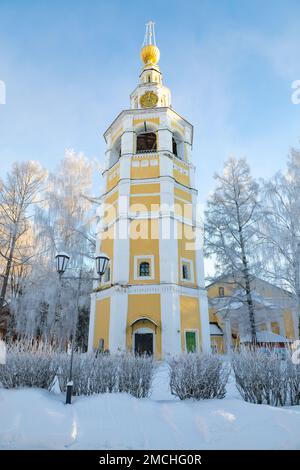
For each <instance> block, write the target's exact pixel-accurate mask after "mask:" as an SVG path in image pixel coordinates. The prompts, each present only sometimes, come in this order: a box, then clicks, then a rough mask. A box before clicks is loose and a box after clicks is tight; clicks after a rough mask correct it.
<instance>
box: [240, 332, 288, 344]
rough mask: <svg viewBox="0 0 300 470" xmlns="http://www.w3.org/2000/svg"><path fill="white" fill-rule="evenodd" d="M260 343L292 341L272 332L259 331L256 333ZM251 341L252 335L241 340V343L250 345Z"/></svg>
mask: <svg viewBox="0 0 300 470" xmlns="http://www.w3.org/2000/svg"><path fill="white" fill-rule="evenodd" d="M256 339H257V342H258V343H292V340H291V339H289V338H286V337H285V336H281V335H277V334H276V333H273V332H272V331H259V332H258V333H256ZM250 341H251V337H250V335H246V336H244V337H242V338H241V343H248V342H250Z"/></svg>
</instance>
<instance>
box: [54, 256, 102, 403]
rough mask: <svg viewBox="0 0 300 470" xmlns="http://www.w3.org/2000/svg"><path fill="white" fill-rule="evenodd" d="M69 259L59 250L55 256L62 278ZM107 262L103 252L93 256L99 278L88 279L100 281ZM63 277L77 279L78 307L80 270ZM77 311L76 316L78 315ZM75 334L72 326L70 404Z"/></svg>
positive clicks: (68, 387)
mask: <svg viewBox="0 0 300 470" xmlns="http://www.w3.org/2000/svg"><path fill="white" fill-rule="evenodd" d="M69 260H70V256H69V255H68V254H67V253H65V252H63V251H62V252H59V253H57V255H56V256H55V261H56V271H57V273H58V274H59V278H60V279H62V275H63V274H64V272H65V271H66V269H67V266H68V263H69ZM108 263H109V257H108V256H107V255H106V254H105V253H99V254H98V255H97V256H96V257H95V264H96V272H97V274H98V276H99V278H94V277H92V278H89V279H90V280H93V281H100V282H101V277H102V276H103V274H104V273H105V271H106V269H107V266H108ZM65 279H71V280H74V279H79V285H78V289H77V309H78V300H79V295H80V283H81V272H80V277H79V278H76V277H69V278H65ZM78 313H79V312H77V317H78ZM75 335H76V327H75V328H74V332H73V337H72V348H71V361H70V371H69V380H68V383H67V393H66V404H67V405H71V403H72V390H73V353H74V344H75Z"/></svg>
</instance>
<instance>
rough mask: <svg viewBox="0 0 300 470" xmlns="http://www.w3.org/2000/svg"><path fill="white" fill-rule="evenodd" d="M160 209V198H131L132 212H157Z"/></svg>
mask: <svg viewBox="0 0 300 470" xmlns="http://www.w3.org/2000/svg"><path fill="white" fill-rule="evenodd" d="M159 209H160V196H142V197H141V196H131V197H130V210H131V211H132V212H145V211H148V212H151V211H152V212H158V211H159Z"/></svg>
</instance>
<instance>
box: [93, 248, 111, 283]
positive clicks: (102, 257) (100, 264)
mask: <svg viewBox="0 0 300 470" xmlns="http://www.w3.org/2000/svg"><path fill="white" fill-rule="evenodd" d="M95 261H96V272H97V274H98V276H99V278H100V281H101V277H102V276H103V274H104V273H105V271H106V269H107V266H108V263H109V257H108V256H107V255H106V254H105V253H99V255H97V256H96V258H95Z"/></svg>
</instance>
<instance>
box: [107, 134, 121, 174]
mask: <svg viewBox="0 0 300 470" xmlns="http://www.w3.org/2000/svg"><path fill="white" fill-rule="evenodd" d="M120 156H121V138H120V137H119V139H117V141H116V142H115V143H114V145H113V148H112V149H111V152H110V159H109V167H112V166H113V165H114V164H115V163H117V161H118V160H119V158H120Z"/></svg>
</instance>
